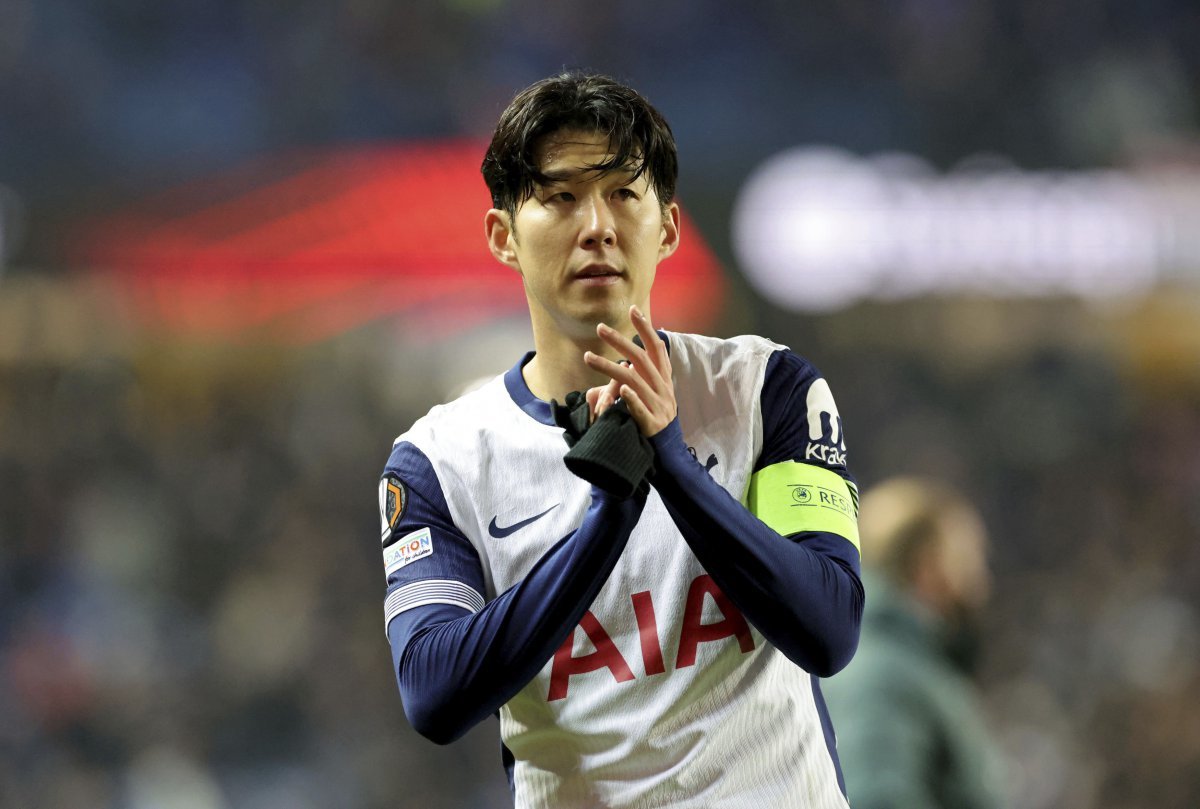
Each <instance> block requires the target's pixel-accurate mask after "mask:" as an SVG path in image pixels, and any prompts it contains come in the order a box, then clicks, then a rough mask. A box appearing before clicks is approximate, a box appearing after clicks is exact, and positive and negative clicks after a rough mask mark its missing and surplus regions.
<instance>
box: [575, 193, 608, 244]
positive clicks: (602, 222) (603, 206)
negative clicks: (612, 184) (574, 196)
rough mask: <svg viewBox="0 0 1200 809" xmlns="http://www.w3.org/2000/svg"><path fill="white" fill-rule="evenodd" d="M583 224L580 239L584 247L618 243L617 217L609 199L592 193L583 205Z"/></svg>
mask: <svg viewBox="0 0 1200 809" xmlns="http://www.w3.org/2000/svg"><path fill="white" fill-rule="evenodd" d="M581 214H582V216H583V226H582V228H581V229H580V232H579V240H580V242H581V243H582V245H583V246H584V247H596V246H598V245H601V244H603V245H607V246H609V247H611V246H613V245H615V244H616V243H617V228H616V219H615V218H614V217H613V212H612V209H611V208H610V207H609V205H608V201H607V200H606V199H604V198H603V197H602V196H600V195H598V194H590V195H588V197H587V198H586V200H585V202H584V205H583V206H582V210H581Z"/></svg>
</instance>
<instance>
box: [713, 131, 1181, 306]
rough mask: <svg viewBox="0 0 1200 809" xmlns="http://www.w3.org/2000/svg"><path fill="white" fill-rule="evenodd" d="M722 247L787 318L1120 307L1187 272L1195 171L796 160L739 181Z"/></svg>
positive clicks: (773, 162)
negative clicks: (1123, 299) (1054, 305)
mask: <svg viewBox="0 0 1200 809" xmlns="http://www.w3.org/2000/svg"><path fill="white" fill-rule="evenodd" d="M1193 231H1195V232H1196V233H1195V234H1194V235H1193V233H1192V232H1193ZM733 246H734V250H735V252H736V254H737V257H738V261H739V263H740V265H741V267H742V270H743V271H744V272H745V274H746V276H747V277H748V278H749V280H750V282H751V283H752V284H754V285H755V286H756V287H757V288H758V289H759V291H760V292H762V293H763V294H764V295H765V296H767V297H768V298H770V299H772V300H774V301H776V302H778V303H780V304H782V305H784V306H787V307H789V308H793V309H799V310H810V311H811V310H818V311H819V310H829V309H835V308H839V307H842V306H846V305H849V304H851V303H853V302H854V301H856V300H861V299H865V298H875V299H894V298H903V297H911V296H916V295H927V294H954V293H979V294H993V295H1003V296H1040V295H1056V294H1064V293H1065V294H1075V295H1082V296H1116V295H1130V294H1136V293H1138V292H1139V291H1142V290H1145V289H1146V288H1148V287H1150V286H1151V285H1153V284H1154V283H1155V281H1156V280H1157V279H1158V278H1160V277H1163V276H1164V275H1167V274H1171V273H1172V271H1173V270H1175V269H1177V268H1182V267H1187V268H1190V269H1193V270H1195V269H1200V172H1194V173H1191V174H1184V175H1180V174H1179V173H1173V174H1172V175H1169V176H1168V175H1163V176H1146V177H1142V176H1135V175H1131V174H1127V173H1122V172H1117V171H1088V172H1031V171H1020V170H1017V169H1015V168H1013V167H1011V166H1009V165H1007V164H1002V163H999V162H998V161H995V160H990V161H983V160H978V161H976V163H975V164H974V165H969V164H968V165H964V166H963V167H962V168H959V169H957V170H955V171H954V172H951V173H949V174H938V173H936V172H934V171H933V170H932V169H930V168H929V167H928V166H927V165H926V164H925V163H924V162H923V161H921V160H920V159H919V158H916V157H912V156H909V155H885V156H880V157H876V158H870V159H865V158H859V157H855V156H853V155H850V154H848V153H846V152H842V151H838V150H833V149H823V148H800V149H795V150H792V151H788V152H785V153H782V154H780V155H777V156H775V157H773V158H771V159H770V160H768V161H767V162H766V163H765V164H763V165H762V166H760V167H759V168H758V169H757V170H756V171H755V172H754V174H752V175H751V177H750V178H749V179H748V180H747V182H746V183H745V185H744V186H743V188H742V190H741V193H740V194H739V196H738V200H737V202H736V205H735V208H734V213H733Z"/></svg>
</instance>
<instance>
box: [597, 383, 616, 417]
mask: <svg viewBox="0 0 1200 809" xmlns="http://www.w3.org/2000/svg"><path fill="white" fill-rule="evenodd" d="M620 390H621V383H620V382H618V381H617V380H615V379H614V380H613V381H611V382H609V383H608V384H607V385H605V386H604V387H603V388H602V389H601V390H600V397H599V408H598V409H597V411H596V415H597V416H599V415H600V414H601V413H603V412H604V411H605V410H608V409H609V408H610V407H612V406H613V405H614V404H616V402H617V397H618V396H620V395H621V394H620Z"/></svg>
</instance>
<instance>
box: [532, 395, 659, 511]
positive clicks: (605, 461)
mask: <svg viewBox="0 0 1200 809" xmlns="http://www.w3.org/2000/svg"><path fill="white" fill-rule="evenodd" d="M550 409H551V412H552V413H553V414H554V422H555V423H556V424H557V425H558V426H560V427H562V428H563V439H564V440H565V441H566V442H567V446H568V447H570V449H569V450H568V451H567V454H566V455H565V456H564V457H563V462H564V463H566V465H567V469H570V470H571V472H572V473H573V474H574V475H576V476H578V477H581V478H583V479H584V480H586V481H588V482H589V483H592V484H594V485H596V486H598V487H599V488H601V489H603V490H604V491H606V492H608V493H609V494H613V495H616V496H617V497H621V498H625V497H629V496H630V495H631V494H633V493H634V492H636V491H639V490H641V491H643V492H645V491H648V490H649V487H650V484H649V482H648V480H647V476H648V475H650V474H651V473H652V471H653V467H654V448H653V447H651V446H650V442H649V441H647V440H646V437H645V436H644V435H642V434H641V432H640V431H639V430H638V426H637V423H636V422H634V420H633V416H631V415H630V414H629V408H628V407H627V406H626V405H625V403H624V402H623V401H617V403H616V404H614V405H612V406H611V407H609V408H608V409H607V410H605V411H604V412H603V413H602V414H600V417H599V418H598V419H596V421H595V423H594V424H591V425H590V426H589V425H588V413H589V409H588V404H587V400H586V399H585V398H584V395H583V394H582V393H580V392H579V391H572V392H571V393H568V394H567V398H566V404H565V405H560V404H559V403H558V402H551V403H550Z"/></svg>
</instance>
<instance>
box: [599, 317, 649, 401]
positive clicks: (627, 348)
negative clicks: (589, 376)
mask: <svg viewBox="0 0 1200 809" xmlns="http://www.w3.org/2000/svg"><path fill="white" fill-rule="evenodd" d="M596 333H597V334H598V335H599V336H600V339H602V340H604V342H606V343H608V344H609V345H610V346H612V347H613V348H614V349H615V350H616V351H618V352H619V353H621V354H622V355H623V356H625V357H628V358H629V361H630V363H631V364H632V365H633V368H634V370H635V371H637V373H638V374H639V375H640V376H642V377H643V378H645V380H646V381H647V382H648V383H649V385H650V389H651V390H654V391H662V390H663V388H664V387H665V386H666V380H665V379H664V378H663V375H662V373H661V372H660V371H659V369H658V366H657V365H656V364H655V362H654V360H653V359H651V357H650V355H649V354H647V353H646V350H645V349H644V348H642V347H641V346H639V345H637V344H636V343H634V342H633V341H632V340H630V339H629V338H628V337H626V336H625V335H623V334H621V333H620V332H618V331H617V330H616V329H614V328H612V327H611V326H608V325H607V324H604V323H601V324H600V325H599V326H597V327H596ZM610 376H611V374H610Z"/></svg>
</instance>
